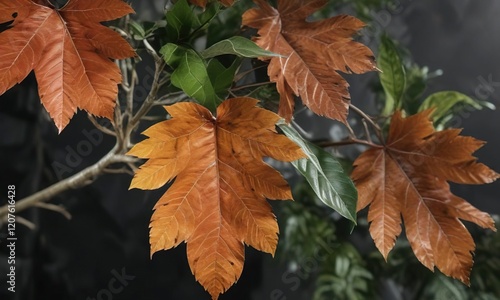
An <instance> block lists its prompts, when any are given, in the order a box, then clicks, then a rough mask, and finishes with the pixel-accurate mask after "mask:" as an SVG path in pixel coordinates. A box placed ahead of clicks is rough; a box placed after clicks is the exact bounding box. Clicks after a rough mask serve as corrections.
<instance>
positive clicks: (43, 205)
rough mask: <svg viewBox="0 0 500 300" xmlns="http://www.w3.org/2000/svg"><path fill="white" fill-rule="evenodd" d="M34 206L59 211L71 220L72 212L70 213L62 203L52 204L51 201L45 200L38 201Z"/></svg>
mask: <svg viewBox="0 0 500 300" xmlns="http://www.w3.org/2000/svg"><path fill="white" fill-rule="evenodd" d="M34 206H36V207H40V208H43V209H46V210H51V211H54V212H57V213H60V214H61V215H63V216H64V217H65V218H66V219H68V220H71V214H70V213H69V211H67V210H66V209H65V208H64V207H62V206H60V205H55V204H51V203H44V202H38V203H36V204H35V205H34Z"/></svg>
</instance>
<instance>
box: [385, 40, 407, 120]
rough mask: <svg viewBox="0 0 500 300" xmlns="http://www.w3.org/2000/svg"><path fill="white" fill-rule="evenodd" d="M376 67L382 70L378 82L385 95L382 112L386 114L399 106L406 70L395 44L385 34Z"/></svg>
mask: <svg viewBox="0 0 500 300" xmlns="http://www.w3.org/2000/svg"><path fill="white" fill-rule="evenodd" d="M378 67H379V68H380V70H381V71H382V73H381V74H380V82H381V83H382V87H383V88H384V91H385V96H386V102H385V107H384V111H383V112H382V113H383V115H385V116H388V115H390V114H392V112H393V111H394V110H395V109H397V108H401V105H402V100H403V96H404V93H405V89H406V72H405V68H404V65H403V60H402V59H401V57H400V55H399V53H398V49H397V47H396V45H395V44H394V42H393V41H392V40H391V39H390V38H389V37H387V36H383V37H382V39H381V45H380V50H379V56H378Z"/></svg>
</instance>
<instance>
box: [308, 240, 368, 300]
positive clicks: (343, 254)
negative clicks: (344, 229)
mask: <svg viewBox="0 0 500 300" xmlns="http://www.w3.org/2000/svg"><path fill="white" fill-rule="evenodd" d="M373 280H374V277H373V275H372V274H371V273H370V271H368V269H367V268H366V266H365V263H364V261H363V258H362V257H361V255H360V254H359V253H358V251H357V250H356V248H355V247H354V246H353V245H351V244H348V243H343V244H342V245H341V246H340V247H339V248H337V249H336V251H335V255H334V256H331V258H330V260H329V261H327V263H326V264H325V268H323V269H322V271H321V273H320V275H319V277H318V280H317V282H316V284H317V286H318V288H317V289H316V291H315V293H314V300H326V299H339V300H362V299H372V297H373V291H374V286H373Z"/></svg>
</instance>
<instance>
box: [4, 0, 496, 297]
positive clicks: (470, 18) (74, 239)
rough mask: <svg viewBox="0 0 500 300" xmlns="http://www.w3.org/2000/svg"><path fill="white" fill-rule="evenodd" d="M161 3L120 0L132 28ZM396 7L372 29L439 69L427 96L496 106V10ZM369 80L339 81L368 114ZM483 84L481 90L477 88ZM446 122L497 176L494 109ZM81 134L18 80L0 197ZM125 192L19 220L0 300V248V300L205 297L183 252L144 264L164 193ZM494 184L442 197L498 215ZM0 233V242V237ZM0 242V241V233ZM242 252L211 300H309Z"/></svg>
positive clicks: (115, 188)
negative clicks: (128, 5) (59, 125)
mask: <svg viewBox="0 0 500 300" xmlns="http://www.w3.org/2000/svg"><path fill="white" fill-rule="evenodd" d="M164 2H165V1H152V0H149V1H144V0H142V1H132V3H133V6H134V8H135V9H136V11H138V12H140V15H139V17H140V18H143V19H151V18H154V17H157V16H158V14H159V12H160V11H161V10H162V8H163V7H164ZM400 7H401V11H399V12H397V13H391V12H389V11H388V10H380V11H375V12H374V16H377V18H375V20H376V22H375V24H374V27H375V28H376V29H377V30H386V31H388V32H389V33H390V34H391V36H392V37H393V38H395V39H396V40H399V41H401V42H402V43H403V45H405V46H406V47H408V48H409V49H410V51H411V52H412V54H413V57H414V60H415V61H416V62H417V63H418V64H420V65H426V66H428V67H429V68H430V69H431V70H436V69H441V70H443V72H444V75H443V76H442V77H439V78H437V79H436V80H434V81H433V83H432V85H431V86H430V90H429V92H433V91H440V90H457V91H460V92H463V93H466V94H468V95H471V96H473V97H475V98H479V99H481V100H489V101H491V102H493V103H494V104H496V105H497V106H500V101H499V100H500V68H499V66H500V55H499V53H500V40H499V39H498V29H500V19H499V18H498V16H499V15H500V3H499V2H498V1H493V0H485V1H467V0H453V1H452V0H441V1H431V0H420V1H410V0H408V1H401V2H400ZM369 37H370V36H369V35H368V37H367V41H369V42H370V46H371V48H372V49H374V50H375V49H376V41H375V40H370V38H369ZM373 76H374V75H373V74H372V75H363V76H359V77H357V78H355V79H353V80H350V82H351V86H352V87H351V94H352V99H353V102H354V103H355V104H356V105H358V106H362V107H367V108H368V109H369V108H370V107H372V106H373V101H374V100H373V97H372V96H371V94H370V93H368V92H367V91H368V90H369V88H368V86H369V84H370V82H371V81H372V80H373ZM484 81H486V82H488V81H490V82H492V84H490V86H489V87H488V86H485V85H484ZM496 82H499V83H498V84H496ZM484 96H488V98H487V99H485V97H484ZM458 121H459V122H458V123H457V124H458V125H459V127H464V128H465V129H464V134H466V135H472V136H474V137H476V138H478V139H481V140H485V141H488V144H487V145H486V146H485V147H484V148H483V149H481V150H480V151H478V152H477V153H476V154H477V156H478V157H479V159H480V161H481V162H483V163H485V164H487V165H489V166H490V167H491V168H493V169H494V170H497V171H500V160H499V159H498V157H497V153H498V150H497V149H500V139H499V138H498V136H497V131H498V130H497V128H500V114H499V112H498V111H489V110H483V111H479V112H474V113H472V114H471V115H470V116H469V115H467V116H462V117H460V118H459V119H458ZM332 126H333V123H332V122H330V121H327V120H324V119H319V120H318V122H317V123H315V124H314V125H312V126H311V127H310V128H307V129H308V130H311V131H314V134H315V135H316V136H318V137H324V136H329V135H331V131H332ZM92 129H93V127H92V125H91V124H90V123H89V122H88V120H87V118H86V116H85V113H83V112H80V113H78V115H77V116H75V117H74V119H73V120H72V122H71V123H70V125H68V127H67V128H66V129H65V130H64V131H63V133H62V134H61V135H59V136H58V135H57V132H56V129H55V126H54V125H53V123H52V122H51V121H50V120H49V118H48V117H47V114H46V113H45V112H44V110H43V108H42V107H41V105H40V103H39V100H38V96H37V90H36V87H35V80H34V77H33V76H30V77H29V78H27V79H26V80H25V82H23V83H22V84H21V85H18V86H16V87H14V88H13V89H11V90H10V91H8V92H7V93H6V94H5V95H3V96H2V97H1V99H0V136H1V138H0V170H1V172H0V188H3V189H5V188H6V186H7V185H9V184H15V185H16V189H17V196H18V199H21V198H23V197H25V196H28V195H31V194H33V193H35V192H36V191H38V190H41V189H43V188H44V187H46V186H48V185H50V184H52V183H54V182H57V180H58V175H57V172H56V171H54V163H55V162H59V163H63V164H64V163H65V161H66V158H67V155H68V153H70V152H71V151H72V150H76V149H77V146H78V145H79V143H80V142H81V141H84V140H88V138H87V137H86V136H85V135H84V133H83V132H84V130H87V131H91V130H92ZM113 142H114V141H113V139H111V138H105V139H104V140H103V141H102V142H101V143H99V144H98V145H97V146H95V147H93V149H92V151H91V153H90V154H89V155H88V156H85V157H82V161H81V163H79V164H77V166H76V167H71V169H72V172H71V174H73V173H76V172H77V171H79V170H81V169H83V168H85V167H86V166H89V165H91V164H93V163H94V162H96V161H97V160H98V159H99V158H100V157H101V156H102V155H103V154H104V153H106V152H107V151H108V150H109V149H110V148H111V147H112V145H113ZM68 176H70V173H64V174H63V177H64V178H66V177H68ZM129 183H130V176H128V175H104V176H102V177H100V178H99V179H98V180H97V181H96V182H95V183H94V184H92V185H90V186H87V187H84V188H81V189H78V190H74V191H69V192H66V193H63V194H61V195H60V196H58V197H57V198H56V199H54V201H52V203H60V204H63V205H64V206H65V207H66V208H67V210H68V211H69V212H70V213H71V214H72V219H71V220H67V219H65V218H64V217H63V216H62V215H60V214H57V213H54V212H50V211H46V210H40V209H31V210H29V211H27V212H25V213H22V214H21V216H22V217H24V218H26V219H28V220H30V221H32V222H34V223H35V224H36V225H37V229H36V230H29V229H27V228H25V227H24V226H22V225H20V224H19V223H18V226H17V232H16V233H17V235H18V236H19V237H20V240H19V241H18V244H17V249H16V250H17V260H16V266H17V278H16V279H17V292H16V294H15V296H16V297H12V294H9V293H7V292H6V283H5V281H6V280H5V274H6V271H5V270H7V264H6V262H7V259H6V257H5V255H6V253H7V252H6V248H5V247H4V246H3V245H4V244H3V243H0V270H1V271H0V298H1V299H20V300H31V299H54V300H58V299H87V298H89V299H93V298H97V295H98V293H99V292H100V291H102V290H103V289H108V284H109V282H110V281H111V280H112V279H113V278H114V277H116V275H115V273H116V272H118V273H121V272H122V271H124V272H125V273H126V274H127V275H129V276H133V277H134V279H132V280H130V281H128V282H126V286H124V288H123V290H122V291H121V292H119V293H117V294H116V295H114V297H113V298H112V299H147V300H150V299H151V300H156V299H173V300H182V299H209V296H208V294H206V293H205V292H204V291H203V288H202V287H201V286H200V285H199V284H198V283H197V282H196V281H195V280H194V277H193V276H192V275H191V272H190V269H189V266H188V264H187V259H186V254H185V247H184V246H179V247H178V248H177V249H173V250H169V251H164V252H160V253H157V254H155V255H154V257H153V259H152V260H151V259H150V258H149V242H148V223H149V218H150V216H151V212H152V207H153V205H154V204H155V202H156V201H157V199H158V198H159V197H160V195H161V194H162V193H163V192H164V191H165V188H163V189H160V190H158V191H152V192H147V191H137V190H132V191H128V186H129ZM499 187H500V186H499V183H498V182H497V183H494V184H491V185H484V186H460V187H454V191H455V192H456V193H457V194H459V195H460V196H463V197H464V198H466V199H467V200H469V201H470V202H472V203H473V204H474V205H475V206H476V207H478V208H479V209H482V210H485V211H488V212H490V213H495V214H498V213H500V206H499V205H498V203H499V202H498V196H497V195H498V190H499ZM3 199H4V198H3V196H2V200H1V201H2V203H4V202H3V201H4V200H3ZM0 234H5V228H3V229H2V231H1V233H0ZM0 238H1V239H2V240H3V238H4V235H1V236H0ZM246 253H247V258H246V262H245V269H244V271H243V275H242V277H241V279H240V280H239V282H238V283H237V284H236V285H235V286H233V287H232V288H231V289H230V290H229V291H228V292H227V293H226V294H224V295H222V296H221V297H220V299H241V300H245V299H248V300H250V299H273V298H271V297H270V295H271V292H272V291H273V290H275V289H279V290H281V291H282V292H283V293H284V295H285V296H286V299H289V300H290V299H309V298H310V296H304V295H307V292H304V291H301V290H300V289H299V290H297V291H292V290H291V286H290V283H287V282H285V281H283V280H282V275H283V273H284V271H285V265H284V264H283V262H282V261H280V260H279V259H275V260H272V259H271V257H270V256H269V255H266V254H263V253H259V252H257V251H255V250H253V249H250V248H247V251H246ZM113 270H114V271H113ZM116 286H119V284H117V285H116ZM102 293H103V292H101V294H102ZM394 298H395V299H402V298H398V297H397V296H394ZM102 299H108V298H106V297H105V296H104V297H102ZM277 299H279V298H277ZM283 299H284V298H283Z"/></svg>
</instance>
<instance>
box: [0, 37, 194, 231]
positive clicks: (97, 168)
mask: <svg viewBox="0 0 500 300" xmlns="http://www.w3.org/2000/svg"><path fill="white" fill-rule="evenodd" d="M144 44H145V46H146V49H147V51H148V53H149V54H150V55H151V56H153V58H154V60H155V73H154V79H153V84H152V86H151V89H150V91H149V94H148V96H147V97H146V100H145V101H144V103H143V104H142V105H141V107H140V108H139V110H138V111H137V113H135V114H134V115H132V113H133V111H132V104H133V96H134V95H133V94H134V91H135V89H134V85H136V84H138V80H137V73H136V71H135V69H134V70H129V71H130V72H131V73H129V72H127V73H128V74H124V75H125V76H127V77H128V76H130V78H127V79H125V80H124V83H125V86H124V88H123V91H125V93H126V94H125V97H124V99H123V100H124V101H126V103H125V105H124V111H123V112H122V110H121V105H120V100H121V99H117V105H116V109H115V114H114V120H113V121H112V122H111V123H112V125H113V127H114V128H113V129H114V130H111V129H108V128H105V127H104V126H102V125H100V124H99V123H98V122H97V121H96V120H95V118H93V117H92V116H90V115H89V119H90V121H91V122H92V124H93V125H94V126H95V127H96V128H98V129H99V130H101V131H102V132H104V133H106V134H109V135H113V136H115V137H116V144H115V146H114V147H113V149H112V150H111V151H109V152H108V153H107V154H106V155H105V156H104V157H102V158H101V159H100V160H99V161H98V162H97V163H95V164H93V165H92V166H90V167H88V168H86V169H84V170H82V171H80V172H78V173H77V174H74V175H73V176H71V177H69V178H66V179H64V180H61V181H59V182H57V183H55V184H53V185H51V186H49V187H47V188H45V189H43V190H41V191H39V192H36V193H35V194H33V195H31V196H28V197H26V198H24V199H21V200H18V201H17V202H16V213H20V212H22V211H24V210H26V209H28V208H30V207H36V206H38V207H42V208H49V207H50V208H54V207H53V206H47V205H43V204H44V202H48V201H50V200H51V199H52V198H54V197H55V196H57V195H58V194H60V193H62V192H65V191H67V190H70V189H77V188H80V187H83V186H85V185H88V184H91V183H92V182H94V181H95V180H96V179H97V178H98V177H99V176H100V175H102V174H105V173H107V172H110V171H111V172H114V171H115V170H116V169H111V168H110V166H111V165H113V164H116V163H124V164H126V165H128V166H129V167H130V168H131V169H132V170H134V169H135V165H134V163H135V162H137V161H138V159H136V158H133V157H130V156H126V155H125V153H126V152H127V151H128V149H129V148H130V147H131V143H130V135H131V134H132V131H133V130H134V128H136V127H137V126H138V124H139V123H140V121H141V120H142V119H143V117H144V116H146V114H147V113H148V112H149V111H150V110H151V108H152V107H154V106H155V104H156V102H157V101H158V100H159V99H158V97H157V94H158V92H159V90H160V88H161V86H162V82H165V81H162V78H160V77H161V74H162V72H163V68H164V65H165V63H164V61H163V59H162V58H161V57H160V56H159V55H158V54H157V53H156V51H155V50H154V49H153V47H152V46H151V45H150V44H149V43H148V42H147V41H146V40H144ZM133 66H134V67H135V64H133ZM122 67H125V68H126V66H124V65H122ZM122 69H123V68H122ZM174 95H175V96H176V97H174V98H173V99H169V100H170V101H169V102H174V101H181V100H182V99H185V98H186V95H184V94H182V95H178V93H172V94H170V95H163V97H161V99H162V101H165V102H167V100H166V99H167V98H168V96H174ZM125 116H126V118H124V117H125ZM118 170H120V169H118ZM120 171H123V170H120ZM8 213H9V211H8V206H7V205H5V206H2V207H0V226H1V224H2V223H4V222H5V221H6V219H7V215H8ZM26 225H29V224H28V223H26Z"/></svg>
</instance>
